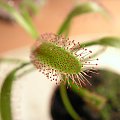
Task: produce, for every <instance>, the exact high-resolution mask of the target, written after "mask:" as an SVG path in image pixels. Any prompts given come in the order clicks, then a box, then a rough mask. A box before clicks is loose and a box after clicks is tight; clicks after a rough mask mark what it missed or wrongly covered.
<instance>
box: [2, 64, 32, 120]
mask: <svg viewBox="0 0 120 120" xmlns="http://www.w3.org/2000/svg"><path fill="white" fill-rule="evenodd" d="M29 64H30V63H23V64H21V65H20V66H19V67H17V68H15V69H13V70H12V71H11V72H10V73H9V74H8V75H7V76H6V78H5V80H4V82H3V85H2V88H1V91H0V113H1V118H2V120H13V116H12V106H11V91H12V85H13V82H14V80H15V79H16V72H17V71H18V70H20V69H22V68H24V67H26V66H27V65H29Z"/></svg>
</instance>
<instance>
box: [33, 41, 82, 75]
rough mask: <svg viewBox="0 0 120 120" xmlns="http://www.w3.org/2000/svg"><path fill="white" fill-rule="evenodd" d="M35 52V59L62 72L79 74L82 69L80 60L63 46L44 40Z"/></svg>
mask: <svg viewBox="0 0 120 120" xmlns="http://www.w3.org/2000/svg"><path fill="white" fill-rule="evenodd" d="M33 52H34V54H33V55H34V56H35V59H37V60H38V61H39V62H40V63H42V64H45V65H48V66H50V67H52V68H54V69H56V70H59V71H60V72H62V73H63V72H64V73H68V74H77V73H79V72H80V71H81V66H82V65H81V63H80V61H79V60H78V59H77V58H76V57H75V56H73V54H71V53H70V52H68V51H66V50H65V49H64V48H63V47H59V46H56V45H55V44H53V43H49V42H43V43H42V44H41V45H40V46H39V47H38V48H37V49H36V50H35V51H33Z"/></svg>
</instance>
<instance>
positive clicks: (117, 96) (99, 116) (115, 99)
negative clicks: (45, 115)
mask: <svg viewBox="0 0 120 120" xmlns="http://www.w3.org/2000/svg"><path fill="white" fill-rule="evenodd" d="M98 73H99V75H95V74H91V75H92V80H89V81H91V83H92V86H87V87H86V88H87V89H88V90H89V91H91V92H93V91H94V92H95V93H97V94H99V95H101V96H104V97H105V98H106V99H107V102H106V105H105V106H104V108H103V109H102V110H100V111H97V110H95V109H93V108H92V107H90V106H89V104H88V103H86V102H85V101H84V99H83V98H82V97H81V96H79V95H78V94H76V93H74V92H73V91H72V89H67V94H68V97H69V100H70V102H71V104H72V106H73V108H74V109H75V111H76V112H77V113H78V114H79V116H80V117H81V120H120V91H119V86H120V75H118V74H116V73H114V72H111V71H109V70H99V71H98ZM51 115H52V118H53V120H73V119H72V117H71V116H70V115H69V114H68V112H67V111H66V108H65V107H64V105H63V102H62V99H61V96H60V87H57V88H56V90H55V92H54V95H53V97H52V102H51Z"/></svg>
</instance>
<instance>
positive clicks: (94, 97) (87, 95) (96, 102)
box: [70, 80, 106, 110]
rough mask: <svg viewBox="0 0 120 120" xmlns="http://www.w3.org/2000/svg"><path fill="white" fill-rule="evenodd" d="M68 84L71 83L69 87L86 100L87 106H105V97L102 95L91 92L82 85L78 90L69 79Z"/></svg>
mask: <svg viewBox="0 0 120 120" xmlns="http://www.w3.org/2000/svg"><path fill="white" fill-rule="evenodd" d="M70 84H71V89H72V90H73V91H74V92H75V93H77V94H78V95H79V96H81V97H82V98H83V99H84V101H85V102H87V103H88V104H89V106H91V107H92V108H93V109H95V110H101V109H102V108H103V107H104V106H105V104H106V98H104V97H103V96H100V95H98V94H95V93H92V92H90V91H89V90H87V89H85V88H82V87H81V88H80V89H79V90H78V87H77V86H76V85H74V84H72V83H71V80H70Z"/></svg>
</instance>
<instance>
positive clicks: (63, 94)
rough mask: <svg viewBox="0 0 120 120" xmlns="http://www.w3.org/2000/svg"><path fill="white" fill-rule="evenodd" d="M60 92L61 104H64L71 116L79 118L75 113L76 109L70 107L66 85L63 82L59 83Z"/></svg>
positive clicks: (78, 119)
mask: <svg viewBox="0 0 120 120" xmlns="http://www.w3.org/2000/svg"><path fill="white" fill-rule="evenodd" d="M60 94H61V98H62V101H63V104H64V106H65V108H66V110H67V111H68V113H69V114H70V115H71V117H72V118H73V119H74V120H81V119H80V117H79V115H78V114H77V113H76V111H75V110H74V108H73V107H72V105H71V103H70V101H69V98H68V96H67V91H66V87H65V85H64V84H63V83H61V85H60Z"/></svg>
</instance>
